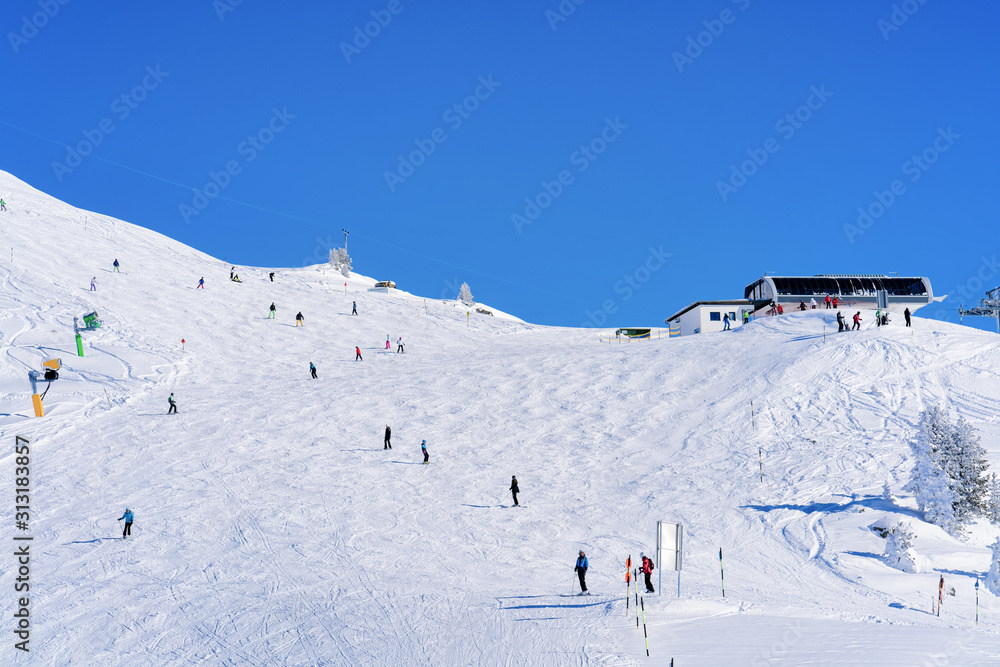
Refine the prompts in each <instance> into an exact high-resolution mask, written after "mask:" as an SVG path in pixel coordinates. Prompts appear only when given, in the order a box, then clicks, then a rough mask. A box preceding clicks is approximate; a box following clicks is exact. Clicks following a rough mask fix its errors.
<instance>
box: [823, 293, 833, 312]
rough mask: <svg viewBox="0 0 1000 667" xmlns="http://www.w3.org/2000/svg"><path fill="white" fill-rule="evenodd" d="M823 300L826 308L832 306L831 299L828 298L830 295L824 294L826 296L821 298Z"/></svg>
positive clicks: (828, 308)
mask: <svg viewBox="0 0 1000 667" xmlns="http://www.w3.org/2000/svg"><path fill="white" fill-rule="evenodd" d="M823 301H825V302H826V309H827V310H830V308H831V307H833V301H831V300H830V295H829V294H827V295H826V298H825V299H823Z"/></svg>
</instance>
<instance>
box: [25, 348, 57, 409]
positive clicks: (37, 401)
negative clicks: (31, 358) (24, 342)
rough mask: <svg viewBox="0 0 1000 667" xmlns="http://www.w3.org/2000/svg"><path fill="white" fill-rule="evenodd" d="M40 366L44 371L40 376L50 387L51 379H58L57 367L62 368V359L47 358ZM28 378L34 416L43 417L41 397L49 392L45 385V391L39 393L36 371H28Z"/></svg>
mask: <svg viewBox="0 0 1000 667" xmlns="http://www.w3.org/2000/svg"><path fill="white" fill-rule="evenodd" d="M42 366H44V367H45V373H44V375H43V376H42V377H43V379H45V380H47V381H48V383H49V387H51V386H52V381H53V380H58V379H59V369H60V368H62V359H48V360H47V361H43V362H42ZM28 379H29V380H31V404H32V405H33V406H34V408H35V416H36V417H44V416H45V408H44V407H43V406H42V399H43V398H45V394H47V393H49V387H46V388H45V391H44V392H43V393H42V394H41V395H39V393H38V371H31V372H30V373H28Z"/></svg>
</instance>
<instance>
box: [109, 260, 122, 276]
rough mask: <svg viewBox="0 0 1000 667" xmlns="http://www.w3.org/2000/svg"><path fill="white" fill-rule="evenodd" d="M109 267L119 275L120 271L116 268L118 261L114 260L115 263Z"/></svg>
mask: <svg viewBox="0 0 1000 667" xmlns="http://www.w3.org/2000/svg"><path fill="white" fill-rule="evenodd" d="M111 266H113V267H115V273H121V271H120V270H119V268H118V260H117V259H116V260H115V263H114V264H112V265H111Z"/></svg>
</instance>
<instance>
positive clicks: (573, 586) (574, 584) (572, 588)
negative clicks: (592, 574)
mask: <svg viewBox="0 0 1000 667" xmlns="http://www.w3.org/2000/svg"><path fill="white" fill-rule="evenodd" d="M575 590H576V572H574V573H573V581H571V582H570V585H569V592H570V594H572V593H573V591H575Z"/></svg>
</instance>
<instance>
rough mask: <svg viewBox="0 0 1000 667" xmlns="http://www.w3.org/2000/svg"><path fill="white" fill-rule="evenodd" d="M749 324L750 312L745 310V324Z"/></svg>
mask: <svg viewBox="0 0 1000 667" xmlns="http://www.w3.org/2000/svg"><path fill="white" fill-rule="evenodd" d="M749 322H750V311H749V310H744V311H743V324H747V323H749Z"/></svg>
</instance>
